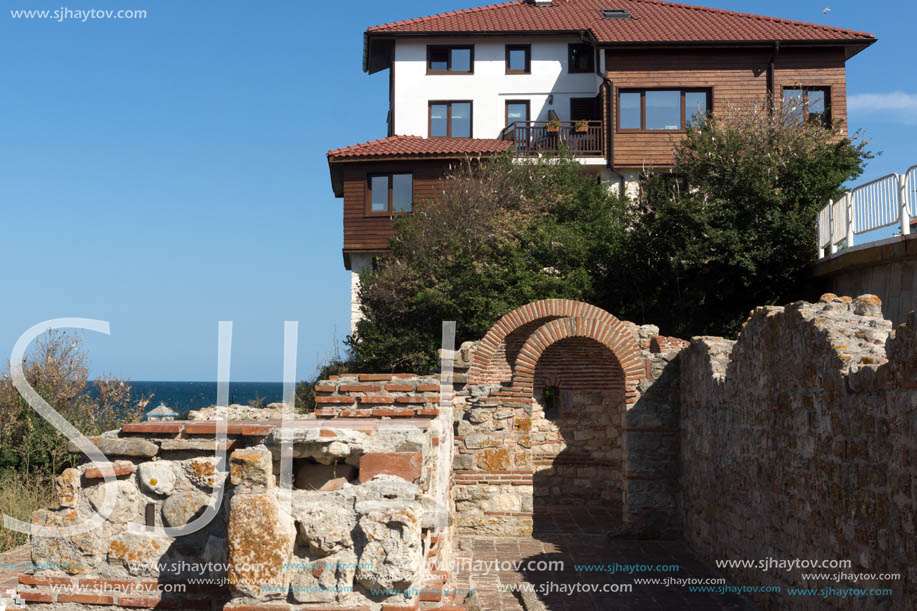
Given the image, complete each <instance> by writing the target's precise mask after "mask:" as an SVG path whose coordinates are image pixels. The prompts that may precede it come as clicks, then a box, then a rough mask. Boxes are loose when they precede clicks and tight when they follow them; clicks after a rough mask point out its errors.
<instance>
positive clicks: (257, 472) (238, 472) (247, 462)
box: [229, 448, 274, 488]
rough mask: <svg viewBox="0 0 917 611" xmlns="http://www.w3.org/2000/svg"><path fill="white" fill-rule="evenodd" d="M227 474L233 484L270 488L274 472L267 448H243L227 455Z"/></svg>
mask: <svg viewBox="0 0 917 611" xmlns="http://www.w3.org/2000/svg"><path fill="white" fill-rule="evenodd" d="M229 476H230V479H231V480H232V483H233V485H235V486H249V487H263V488H271V487H273V485H274V472H273V466H272V459H271V452H270V450H268V449H267V448H245V449H242V450H236V451H234V452H233V453H232V454H231V455H230V457H229Z"/></svg>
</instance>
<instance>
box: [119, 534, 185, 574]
mask: <svg viewBox="0 0 917 611" xmlns="http://www.w3.org/2000/svg"><path fill="white" fill-rule="evenodd" d="M171 544H172V539H168V538H166V537H157V536H154V535H149V534H146V533H131V532H123V533H121V534H120V535H116V536H115V537H112V540H111V543H110V544H109V547H108V560H109V562H112V563H120V564H122V565H123V566H124V567H125V568H126V569H127V571H128V572H129V573H130V574H131V575H135V576H136V575H150V576H156V575H159V568H160V567H159V561H160V560H161V559H162V557H163V555H165V553H166V552H167V551H168V549H169V546H170V545H171Z"/></svg>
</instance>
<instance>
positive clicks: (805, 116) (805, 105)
mask: <svg viewBox="0 0 917 611" xmlns="http://www.w3.org/2000/svg"><path fill="white" fill-rule="evenodd" d="M787 90H790V91H801V92H802V121H803V123H808V122H810V120H811V119H810V118H809V116H810V115H809V93H810V92H812V91H817V92H819V93H821V94H822V95H823V96H824V100H823V102H824V105H825V115H824V121H823V122H822V124H823V126H824V127H831V124H832V119H831V85H784V86H783V87H781V90H780V94H781V95H780V104H781V107H782V106H783V105H785V104H786V92H787Z"/></svg>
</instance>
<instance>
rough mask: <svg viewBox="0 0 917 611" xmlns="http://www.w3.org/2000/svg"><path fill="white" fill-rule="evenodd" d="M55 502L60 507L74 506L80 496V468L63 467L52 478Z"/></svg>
mask: <svg viewBox="0 0 917 611" xmlns="http://www.w3.org/2000/svg"><path fill="white" fill-rule="evenodd" d="M54 486H55V488H56V489H57V502H58V504H59V505H60V506H61V507H76V505H77V503H78V502H79V496H80V470H79V469H64V471H63V473H61V474H60V475H58V476H57V477H56V478H55V479H54Z"/></svg>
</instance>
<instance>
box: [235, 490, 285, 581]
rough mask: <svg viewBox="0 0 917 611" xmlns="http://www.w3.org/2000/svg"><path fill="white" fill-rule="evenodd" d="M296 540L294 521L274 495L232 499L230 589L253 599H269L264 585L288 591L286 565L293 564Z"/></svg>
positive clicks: (245, 495)
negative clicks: (290, 562)
mask: <svg viewBox="0 0 917 611" xmlns="http://www.w3.org/2000/svg"><path fill="white" fill-rule="evenodd" d="M295 540H296V528H295V526H294V523H293V519H292V518H291V517H290V516H288V515H283V513H282V512H281V509H280V501H279V500H278V499H277V497H276V496H275V495H274V494H272V493H269V492H262V493H260V494H236V495H235V496H233V497H232V502H231V503H230V511H229V528H228V541H229V544H228V555H227V562H228V564H229V571H228V572H227V579H228V581H229V583H230V586H231V587H232V588H233V589H234V590H236V591H238V592H240V593H242V594H244V595H246V596H251V597H253V598H262V597H265V596H266V594H265V592H264V591H263V590H262V588H261V586H262V585H265V586H276V587H278V589H280V590H283V591H286V588H288V587H289V584H290V574H289V570H285V569H284V568H283V564H284V563H286V562H288V561H289V560H290V557H291V556H292V554H293V544H294V542H295ZM278 594H282V593H278Z"/></svg>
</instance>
